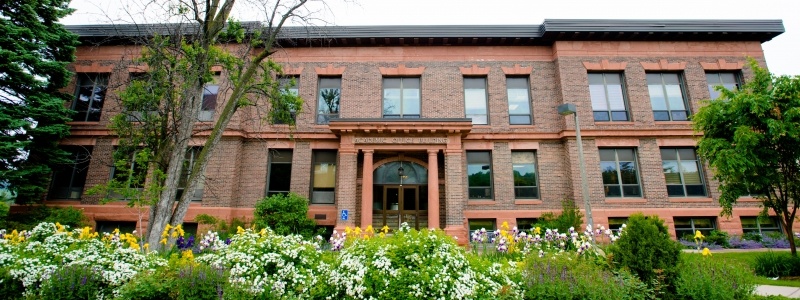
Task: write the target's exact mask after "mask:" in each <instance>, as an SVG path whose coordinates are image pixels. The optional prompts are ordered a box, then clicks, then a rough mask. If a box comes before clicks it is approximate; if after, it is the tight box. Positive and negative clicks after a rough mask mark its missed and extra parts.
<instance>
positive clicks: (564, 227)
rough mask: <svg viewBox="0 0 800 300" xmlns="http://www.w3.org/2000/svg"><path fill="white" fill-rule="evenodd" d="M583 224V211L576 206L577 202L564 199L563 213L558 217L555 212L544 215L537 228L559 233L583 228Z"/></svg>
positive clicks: (562, 202)
mask: <svg viewBox="0 0 800 300" xmlns="http://www.w3.org/2000/svg"><path fill="white" fill-rule="evenodd" d="M582 224H583V214H582V213H581V210H580V209H578V207H577V206H575V201H574V200H572V199H564V200H562V201H561V213H559V214H558V215H556V214H555V213H553V212H545V213H542V215H541V216H540V217H539V220H538V222H536V225H535V227H540V228H542V229H544V228H548V229H558V232H567V231H569V228H570V227H572V228H581V225H582ZM578 231H581V230H578Z"/></svg>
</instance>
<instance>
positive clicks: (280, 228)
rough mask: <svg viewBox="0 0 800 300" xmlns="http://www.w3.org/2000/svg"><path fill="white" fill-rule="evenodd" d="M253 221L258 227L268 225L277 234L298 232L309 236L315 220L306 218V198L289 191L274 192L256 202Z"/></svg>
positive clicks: (312, 231)
mask: <svg viewBox="0 0 800 300" xmlns="http://www.w3.org/2000/svg"><path fill="white" fill-rule="evenodd" d="M253 213H254V214H255V216H254V217H255V219H254V220H253V222H254V223H255V225H256V226H257V227H259V228H266V227H269V228H270V229H272V230H274V231H275V233H277V234H283V235H287V234H299V235H302V236H304V237H307V238H310V237H311V236H312V235H314V228H315V226H316V222H314V220H312V219H309V218H308V199H306V198H304V197H302V196H300V195H297V194H295V193H289V194H288V195H283V194H276V195H272V196H270V197H267V198H264V199H262V200H260V201H258V203H256V209H255V211H254V212H253Z"/></svg>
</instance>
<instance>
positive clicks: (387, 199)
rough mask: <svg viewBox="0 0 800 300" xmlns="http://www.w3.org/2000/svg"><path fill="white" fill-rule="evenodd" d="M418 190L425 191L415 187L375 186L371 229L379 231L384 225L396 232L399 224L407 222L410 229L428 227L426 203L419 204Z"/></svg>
mask: <svg viewBox="0 0 800 300" xmlns="http://www.w3.org/2000/svg"><path fill="white" fill-rule="evenodd" d="M420 190H425V191H427V190H426V189H424V188H422V189H421V188H420V186H417V185H402V186H400V185H385V186H376V187H375V188H374V189H373V191H374V192H373V205H372V209H373V215H372V227H374V228H375V230H379V229H380V228H382V227H383V226H384V225H386V226H389V228H391V229H392V230H397V229H398V228H400V224H402V223H403V222H407V223H408V226H409V227H411V228H415V229H420V228H425V227H426V226H427V225H428V214H427V203H420ZM426 196H427V195H426ZM425 198H427V197H425ZM424 201H426V202H427V199H424ZM421 208H422V209H421Z"/></svg>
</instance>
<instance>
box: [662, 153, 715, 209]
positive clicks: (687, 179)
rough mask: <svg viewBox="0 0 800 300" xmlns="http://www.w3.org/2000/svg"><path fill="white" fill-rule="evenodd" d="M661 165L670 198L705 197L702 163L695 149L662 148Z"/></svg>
mask: <svg viewBox="0 0 800 300" xmlns="http://www.w3.org/2000/svg"><path fill="white" fill-rule="evenodd" d="M661 164H662V168H663V169H664V179H665V180H666V181H667V194H668V195H669V196H670V197H687V196H705V195H706V188H705V185H704V184H703V176H702V174H701V172H700V161H698V160H697V155H695V152H694V149H690V148H678V149H674V148H662V149H661Z"/></svg>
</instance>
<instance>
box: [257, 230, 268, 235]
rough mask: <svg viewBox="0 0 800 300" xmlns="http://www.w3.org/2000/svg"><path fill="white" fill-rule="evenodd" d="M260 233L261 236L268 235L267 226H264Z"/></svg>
mask: <svg viewBox="0 0 800 300" xmlns="http://www.w3.org/2000/svg"><path fill="white" fill-rule="evenodd" d="M258 234H260V235H261V236H266V235H267V229H266V228H262V229H261V231H260V232H259V233H258Z"/></svg>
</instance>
